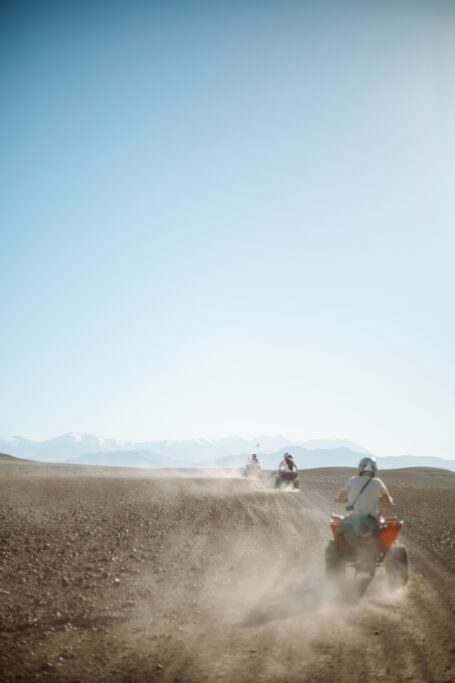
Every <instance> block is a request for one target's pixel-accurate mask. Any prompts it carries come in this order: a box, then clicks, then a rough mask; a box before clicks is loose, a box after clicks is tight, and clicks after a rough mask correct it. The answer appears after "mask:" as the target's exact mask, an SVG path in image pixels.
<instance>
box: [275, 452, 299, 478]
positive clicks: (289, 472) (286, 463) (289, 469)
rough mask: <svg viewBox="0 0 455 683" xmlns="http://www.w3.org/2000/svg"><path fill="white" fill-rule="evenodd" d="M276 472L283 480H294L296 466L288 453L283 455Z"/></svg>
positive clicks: (296, 472) (296, 471)
mask: <svg viewBox="0 0 455 683" xmlns="http://www.w3.org/2000/svg"><path fill="white" fill-rule="evenodd" d="M278 472H279V473H280V475H282V476H283V478H285V479H291V480H292V479H295V478H296V477H297V474H298V470H297V465H296V464H295V462H294V458H293V457H292V455H291V454H290V453H285V454H284V456H283V460H282V461H281V462H280V464H279V467H278Z"/></svg>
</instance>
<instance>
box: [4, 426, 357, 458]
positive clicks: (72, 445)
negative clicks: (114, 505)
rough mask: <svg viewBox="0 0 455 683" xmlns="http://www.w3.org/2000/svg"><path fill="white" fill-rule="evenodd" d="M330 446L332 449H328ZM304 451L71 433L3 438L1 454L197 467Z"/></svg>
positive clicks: (277, 444)
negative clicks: (141, 459) (145, 457)
mask: <svg viewBox="0 0 455 683" xmlns="http://www.w3.org/2000/svg"><path fill="white" fill-rule="evenodd" d="M310 443H311V444H312V446H311V447H312V448H318V446H317V445H316V444H317V443H319V442H310ZM320 443H321V447H323V448H325V449H327V448H329V449H336V448H340V447H346V443H349V446H348V447H349V448H350V450H353V451H355V452H357V453H364V452H366V451H365V449H363V448H362V447H361V446H357V444H354V443H352V442H345V441H341V440H340V441H337V440H332V441H330V442H327V441H321V442H320ZM327 443H329V444H330V446H329V447H328V446H327ZM297 446H300V447H303V448H304V447H305V446H306V442H305V441H292V440H290V439H287V438H286V437H284V436H272V437H270V436H265V435H261V436H259V437H256V438H254V439H244V438H242V437H239V436H232V437H226V438H223V439H186V440H166V441H141V442H133V441H118V440H116V439H106V438H101V437H99V436H96V435H94V434H80V433H78V432H69V433H68V434H63V435H61V436H57V437H55V438H52V439H48V440H46V441H33V440H30V439H24V438H22V437H20V436H13V437H11V436H0V452H3V453H8V454H9V455H15V456H17V457H20V458H30V459H32V460H38V461H41V462H66V461H69V460H73V461H74V460H75V459H76V458H79V457H80V456H85V455H87V454H90V455H91V456H92V455H93V454H96V453H111V452H116V453H120V452H126V451H128V452H133V451H134V452H140V453H141V454H145V453H147V452H149V453H150V454H151V455H152V456H159V457H162V458H167V459H168V460H169V461H179V462H185V463H189V464H196V463H202V462H207V461H211V460H217V459H219V458H224V457H228V456H238V455H241V454H248V453H249V454H251V453H254V452H257V453H259V454H260V455H264V454H268V453H276V452H277V451H279V450H280V449H289V448H293V447H297Z"/></svg>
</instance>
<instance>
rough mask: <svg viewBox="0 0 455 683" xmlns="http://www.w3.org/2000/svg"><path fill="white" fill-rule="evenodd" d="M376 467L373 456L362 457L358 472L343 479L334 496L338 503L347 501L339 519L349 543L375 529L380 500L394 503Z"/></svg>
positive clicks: (383, 502)
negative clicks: (379, 477) (343, 516)
mask: <svg viewBox="0 0 455 683" xmlns="http://www.w3.org/2000/svg"><path fill="white" fill-rule="evenodd" d="M377 471H378V466H377V464H376V459H375V458H372V457H365V458H362V459H361V461H360V462H359V473H358V474H357V475H356V476H354V477H351V478H350V479H349V480H348V481H347V482H346V484H345V485H344V487H343V489H342V490H341V491H340V493H339V494H338V496H337V497H336V498H335V501H336V502H337V503H347V507H346V510H348V511H350V512H351V514H350V515H348V516H347V517H345V518H344V519H343V521H342V526H343V533H344V537H345V539H346V541H347V542H348V543H350V544H351V545H353V544H354V543H355V542H356V540H357V538H358V537H359V536H367V535H369V534H371V533H374V532H375V531H377V529H378V517H379V504H382V505H383V506H384V507H391V506H392V505H393V500H392V497H391V496H390V494H389V492H388V491H387V488H386V486H385V484H384V482H382V481H381V480H380V479H378V478H377V477H376V472H377Z"/></svg>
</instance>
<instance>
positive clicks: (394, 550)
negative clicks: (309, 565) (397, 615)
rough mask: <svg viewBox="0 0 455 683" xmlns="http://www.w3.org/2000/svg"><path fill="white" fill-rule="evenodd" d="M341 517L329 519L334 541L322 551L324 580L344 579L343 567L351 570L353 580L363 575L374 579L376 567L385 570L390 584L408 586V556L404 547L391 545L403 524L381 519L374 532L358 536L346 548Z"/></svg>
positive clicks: (335, 516)
mask: <svg viewBox="0 0 455 683" xmlns="http://www.w3.org/2000/svg"><path fill="white" fill-rule="evenodd" d="M343 519H344V517H343V516H342V515H334V514H332V515H331V519H330V526H331V529H332V533H333V537H334V540H333V541H330V542H329V545H328V546H327V548H326V550H325V569H326V576H327V577H328V578H330V579H339V578H342V577H344V575H345V573H346V567H353V568H354V571H355V576H356V577H357V576H358V575H359V574H362V573H364V574H365V573H366V574H368V575H369V576H370V578H373V577H374V575H375V573H376V568H377V567H382V566H383V567H384V568H385V571H386V574H387V577H388V580H389V582H390V583H391V584H392V585H394V586H404V585H405V584H406V583H407V582H408V554H407V551H406V548H404V547H403V546H396V545H394V543H395V541H396V539H397V536H398V534H399V533H400V530H401V527H402V526H403V520H402V519H398V518H397V517H395V516H392V517H385V518H384V517H380V518H379V528H378V531H376V532H371V533H369V534H368V535H365V536H361V537H359V538H358V541H357V543H356V544H355V545H349V544H348V543H347V542H346V540H345V538H344V534H343V527H342V524H341V522H342V520H343Z"/></svg>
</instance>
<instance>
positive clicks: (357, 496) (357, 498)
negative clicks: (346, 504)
mask: <svg viewBox="0 0 455 683" xmlns="http://www.w3.org/2000/svg"><path fill="white" fill-rule="evenodd" d="M372 480H373V477H368V481H366V482H365V483H364V485H363V486H362V488H361V489H360V491H359V492H358V494H357V495H356V497H355V500H354V501H353V502H352V503H351V506H352V507H354V505H355V504H356V503H357V501H358V500H359V498H360V496H361V495H362V493H363V492H364V491H365V489H366V487H367V486H368V484H369V483H370V481H372Z"/></svg>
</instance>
